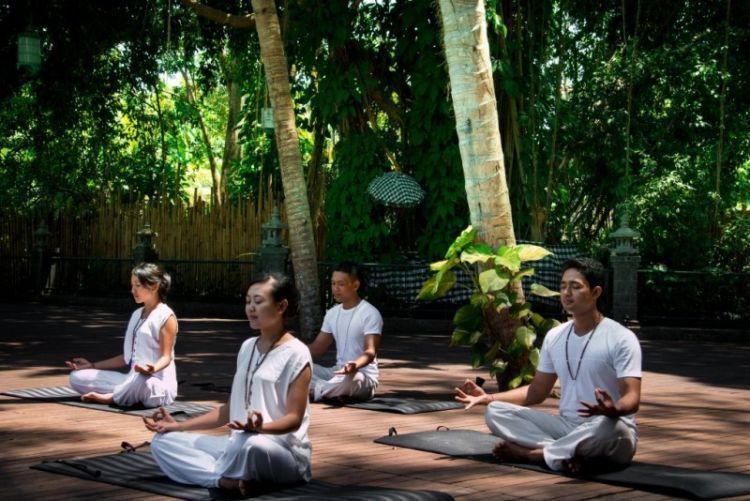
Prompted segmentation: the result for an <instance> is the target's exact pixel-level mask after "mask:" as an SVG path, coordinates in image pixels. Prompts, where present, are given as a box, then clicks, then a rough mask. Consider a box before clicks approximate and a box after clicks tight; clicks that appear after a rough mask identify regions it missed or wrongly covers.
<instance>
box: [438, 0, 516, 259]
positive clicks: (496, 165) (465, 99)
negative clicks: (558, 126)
mask: <svg viewBox="0 0 750 501" xmlns="http://www.w3.org/2000/svg"><path fill="white" fill-rule="evenodd" d="M439 6H440V17H441V19H442V22H443V41H444V45H445V59H446V61H447V63H448V74H449V75H450V83H451V97H452V99H453V110H454V113H455V116H456V132H457V133H458V143H459V149H460V151H461V163H462V165H463V170H464V182H465V186H466V199H467V202H468V204H469V213H470V219H471V224H472V225H473V226H474V227H476V228H477V230H478V232H479V235H480V237H481V238H482V239H483V240H484V241H485V242H487V243H489V244H491V245H501V244H507V245H513V244H515V242H516V239H515V235H514V232H513V219H512V216H511V206H510V197H509V195H508V186H507V183H506V179H505V162H504V159H503V148H502V144H501V141H500V129H499V126H498V119H497V102H496V100H495V85H494V82H493V78H492V64H491V62H490V52H489V44H488V41H487V25H486V21H485V11H484V1H483V0H440V2H439Z"/></svg>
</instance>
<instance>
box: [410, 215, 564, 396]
mask: <svg viewBox="0 0 750 501" xmlns="http://www.w3.org/2000/svg"><path fill="white" fill-rule="evenodd" d="M550 254H551V252H549V251H548V250H546V249H544V248H543V247H539V246H537V245H528V244H522V245H515V246H507V245H503V246H500V247H499V248H498V249H494V250H493V249H492V247H490V246H489V245H487V244H485V243H482V242H479V241H477V230H476V229H475V228H473V227H472V226H469V227H468V228H466V229H465V230H464V231H463V232H461V234H460V235H459V236H458V238H456V240H455V241H454V242H453V243H452V244H451V245H450V246H449V247H448V251H447V252H446V253H445V259H444V260H443V261H438V262H435V263H432V264H431V265H430V270H431V271H433V272H435V273H434V274H433V275H432V276H431V277H430V278H429V279H428V280H427V281H426V282H425V283H424V284H423V286H422V289H421V290H420V292H419V294H418V295H417V299H418V300H432V299H438V298H441V297H443V296H445V295H446V294H447V293H448V291H450V290H451V289H453V288H454V287H456V286H458V287H467V288H468V289H469V290H470V292H471V297H470V299H469V302H468V304H466V305H464V306H462V307H461V308H459V309H458V311H456V314H455V316H454V317H453V327H454V329H453V334H452V336H451V346H456V345H468V346H471V365H472V367H474V368H475V369H476V368H478V367H481V366H483V365H488V366H489V371H490V376H491V377H493V378H495V379H496V380H497V384H498V388H500V389H501V390H503V389H513V388H516V387H518V386H520V385H521V384H524V383H528V382H530V381H531V379H532V378H533V377H534V372H535V370H536V366H537V364H538V363H539V347H538V345H539V343H537V342H536V341H537V338H538V337H539V339H541V338H542V336H544V334H546V333H547V331H548V330H549V329H550V328H552V327H554V326H555V325H558V323H559V322H557V321H556V320H553V319H546V318H544V317H542V316H541V315H539V314H537V313H534V312H533V311H532V309H531V303H528V302H526V300H525V298H524V296H523V289H522V288H521V280H522V279H523V277H530V276H532V275H533V274H534V269H533V268H524V267H523V263H525V262H529V261H538V260H540V259H543V258H544V257H546V256H549V255H550ZM455 268H459V269H462V270H464V272H465V273H466V275H467V276H468V277H469V278H470V279H471V285H466V284H461V283H459V282H458V281H457V279H456V273H455V272H454V269H455ZM531 293H532V294H535V295H538V296H543V297H553V296H558V295H559V293H558V292H555V291H551V290H549V289H547V288H546V287H544V286H542V285H539V284H536V283H534V284H532V285H531Z"/></svg>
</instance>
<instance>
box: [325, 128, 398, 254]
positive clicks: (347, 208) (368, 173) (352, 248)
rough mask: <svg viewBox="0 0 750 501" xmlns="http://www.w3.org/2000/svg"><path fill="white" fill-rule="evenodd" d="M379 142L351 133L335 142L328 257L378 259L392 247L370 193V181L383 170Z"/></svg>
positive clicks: (387, 228) (387, 231) (328, 201)
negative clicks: (378, 147) (368, 186)
mask: <svg viewBox="0 0 750 501" xmlns="http://www.w3.org/2000/svg"><path fill="white" fill-rule="evenodd" d="M377 146H378V145H377V144H376V143H373V142H372V141H371V140H370V138H368V137H367V136H366V135H354V134H350V135H348V136H347V137H346V138H344V139H342V140H341V141H339V143H338V144H337V145H336V152H335V156H334V158H335V160H334V165H333V170H334V178H333V182H332V184H331V187H330V188H329V191H328V198H327V200H326V217H327V219H328V221H329V225H328V227H327V238H326V242H327V245H328V252H327V255H328V257H329V259H332V260H337V259H343V258H347V259H356V260H360V261H369V260H373V259H375V260H377V257H378V256H377V255H376V252H387V251H388V250H390V249H392V247H390V243H389V239H388V235H389V233H390V228H389V227H388V224H387V222H386V221H384V220H383V217H382V216H379V215H378V210H379V209H378V208H377V207H376V206H375V205H374V204H373V203H372V201H371V200H370V199H369V198H368V197H367V195H366V190H367V185H368V184H369V183H370V181H372V180H373V179H374V178H375V177H376V176H377V175H379V174H380V173H381V172H382V171H381V166H380V162H378V159H377V158H378V157H377V154H376V150H377Z"/></svg>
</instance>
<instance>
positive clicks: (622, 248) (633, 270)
mask: <svg viewBox="0 0 750 501" xmlns="http://www.w3.org/2000/svg"><path fill="white" fill-rule="evenodd" d="M636 237H638V232H636V231H634V230H633V229H631V228H630V226H629V225H628V217H627V215H626V214H623V216H622V218H621V219H620V227H619V228H618V229H617V231H615V232H614V233H612V234H611V235H610V238H611V239H613V240H614V241H615V247H614V249H612V252H611V256H610V262H611V263H612V271H613V277H612V318H613V319H614V320H617V321H618V322H621V323H623V324H627V323H628V322H631V321H637V320H638V266H639V265H640V263H641V256H640V255H639V254H638V249H637V248H636V247H635V245H634V240H635V238H636Z"/></svg>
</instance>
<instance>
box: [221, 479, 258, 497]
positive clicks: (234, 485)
mask: <svg viewBox="0 0 750 501" xmlns="http://www.w3.org/2000/svg"><path fill="white" fill-rule="evenodd" d="M219 487H220V488H221V489H222V490H225V491H228V492H232V493H239V494H240V495H241V496H242V497H247V496H249V495H250V483H249V482H248V481H247V480H244V479H236V478H226V477H221V478H220V479H219Z"/></svg>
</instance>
